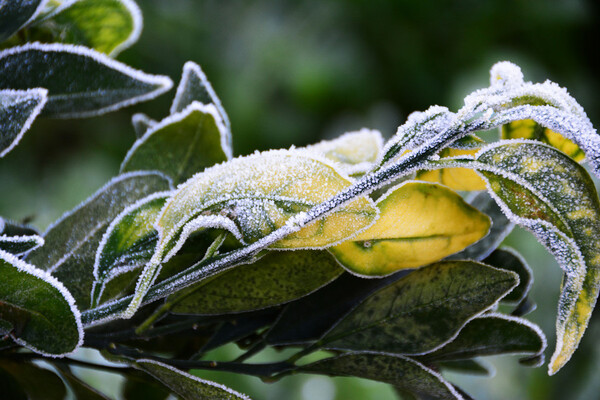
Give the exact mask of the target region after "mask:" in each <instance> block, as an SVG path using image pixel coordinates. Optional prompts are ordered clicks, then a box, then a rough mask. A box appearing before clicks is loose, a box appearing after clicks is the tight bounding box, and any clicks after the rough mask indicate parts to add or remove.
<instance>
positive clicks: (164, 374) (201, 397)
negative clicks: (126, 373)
mask: <svg viewBox="0 0 600 400" xmlns="http://www.w3.org/2000/svg"><path fill="white" fill-rule="evenodd" d="M134 366H135V367H136V368H138V369H140V370H142V371H144V372H146V373H148V374H150V375H151V376H153V377H154V378H156V379H157V380H158V381H160V382H161V383H162V384H164V385H165V386H167V387H168V388H169V389H171V390H172V391H173V393H175V394H177V395H178V396H180V397H181V398H182V399H184V400H250V398H249V397H248V396H246V395H243V394H241V393H238V392H236V391H234V390H231V389H229V388H228V387H225V386H223V385H220V384H218V383H215V382H211V381H206V380H204V379H200V378H198V377H196V376H194V375H190V374H188V373H186V372H183V371H180V370H178V369H176V368H173V367H171V366H170V365H167V364H163V363H160V362H158V361H153V360H137V361H136V362H135V364H134Z"/></svg>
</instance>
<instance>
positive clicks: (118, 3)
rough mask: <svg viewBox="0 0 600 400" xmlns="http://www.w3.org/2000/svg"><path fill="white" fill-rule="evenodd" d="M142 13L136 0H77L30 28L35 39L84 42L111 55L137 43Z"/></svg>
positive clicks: (69, 42) (70, 42)
mask: <svg viewBox="0 0 600 400" xmlns="http://www.w3.org/2000/svg"><path fill="white" fill-rule="evenodd" d="M141 31H142V14H141V12H140V9H139V7H138V6H137V4H135V2H134V1H133V0H77V1H72V2H69V3H68V4H65V6H61V7H59V8H58V9H57V10H56V11H55V12H53V13H52V15H51V16H49V17H47V18H46V19H44V21H41V22H39V23H38V24H36V25H35V26H33V27H32V28H31V29H29V32H28V34H29V36H30V37H31V38H33V39H34V40H42V41H50V42H55V43H56V42H58V43H67V44H78V45H83V46H86V47H89V48H92V49H94V50H97V51H99V52H101V53H105V54H108V55H109V56H111V57H114V56H116V55H117V54H119V53H120V52H121V51H123V50H125V49H126V48H128V47H129V46H131V45H132V44H133V43H135V42H136V41H137V40H138V38H139V36H140V33H141Z"/></svg>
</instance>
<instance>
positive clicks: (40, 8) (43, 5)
mask: <svg viewBox="0 0 600 400" xmlns="http://www.w3.org/2000/svg"><path fill="white" fill-rule="evenodd" d="M48 2H49V0H42V1H40V4H38V6H37V8H36V9H35V11H34V12H33V14H31V17H29V19H28V20H27V21H25V23H24V24H23V25H21V26H20V27H19V28H18V29H17V30H16V31H15V32H18V31H20V30H21V29H23V28H25V27H26V26H27V25H29V24H30V23H32V22H33V21H34V20H35V19H36V18H37V17H38V16H39V15H40V13H41V12H42V11H43V10H44V8H46V4H47V3H48ZM1 8H2V7H0V9H1Z"/></svg>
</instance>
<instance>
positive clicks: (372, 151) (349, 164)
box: [305, 129, 383, 175]
mask: <svg viewBox="0 0 600 400" xmlns="http://www.w3.org/2000/svg"><path fill="white" fill-rule="evenodd" d="M382 147H383V138H382V137H381V133H380V132H379V131H375V130H370V129H361V130H360V131H357V132H348V133H345V134H343V135H342V136H340V137H338V138H336V139H333V140H324V141H322V142H320V143H317V144H313V145H310V146H307V147H305V149H306V150H307V151H309V152H312V153H315V154H319V155H321V156H323V157H325V158H327V159H328V160H331V161H334V162H336V163H338V164H339V168H340V169H341V170H342V171H344V173H346V174H348V175H357V174H364V173H365V172H367V171H369V170H370V169H371V168H373V166H374V165H375V162H376V161H377V160H378V159H379V157H380V156H381V154H380V153H381V149H382Z"/></svg>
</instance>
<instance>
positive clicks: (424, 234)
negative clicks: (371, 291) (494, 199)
mask: <svg viewBox="0 0 600 400" xmlns="http://www.w3.org/2000/svg"><path fill="white" fill-rule="evenodd" d="M377 207H378V208H379V210H380V218H379V219H378V220H377V222H376V223H375V224H374V225H373V226H371V227H370V228H369V229H367V230H366V231H364V232H363V233H361V234H359V235H358V236H357V237H355V238H353V239H352V240H351V241H347V242H344V243H342V244H340V245H337V246H335V247H332V248H330V251H331V252H332V253H333V254H334V255H335V256H336V257H337V259H338V260H339V261H340V262H341V264H342V265H343V266H345V267H346V268H347V269H349V270H350V271H352V272H354V273H357V274H360V275H374V276H381V275H388V274H391V273H393V272H395V271H397V270H399V269H406V268H416V267H419V266H422V265H425V264H429V263H432V262H434V261H437V260H440V259H442V258H444V257H446V256H448V255H450V254H453V253H456V252H458V251H460V250H462V249H464V248H465V247H467V246H469V245H470V244H472V243H474V242H476V241H478V240H479V239H481V238H483V237H484V236H485V235H487V233H488V231H489V229H490V226H491V224H490V219H489V218H488V217H487V216H486V215H485V214H482V213H481V212H479V211H478V210H477V209H475V208H473V207H471V206H470V205H469V204H467V203H466V202H465V201H464V200H463V199H462V198H461V197H460V196H459V195H458V194H456V193H454V192H453V191H452V190H450V189H448V188H446V187H444V186H441V185H437V184H432V183H423V182H415V181H408V182H404V183H402V184H401V185H399V186H397V187H396V188H394V189H392V190H391V191H390V192H388V194H387V195H385V196H383V197H382V198H381V199H379V200H378V201H377Z"/></svg>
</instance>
